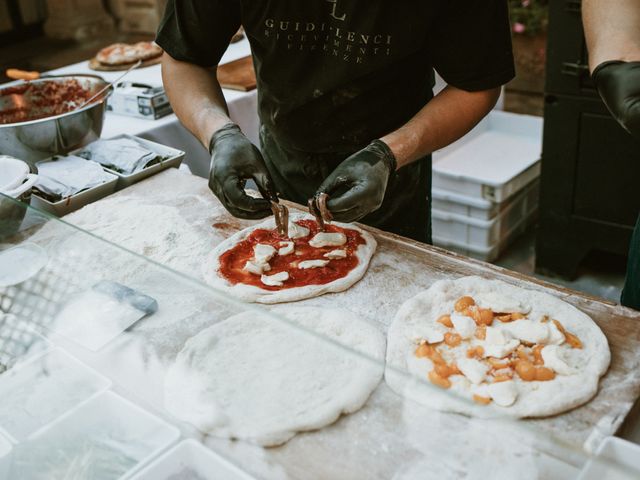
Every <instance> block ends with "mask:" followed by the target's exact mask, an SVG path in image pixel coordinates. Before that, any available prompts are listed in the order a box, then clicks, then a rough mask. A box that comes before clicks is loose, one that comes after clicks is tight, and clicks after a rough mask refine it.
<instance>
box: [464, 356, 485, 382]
mask: <svg viewBox="0 0 640 480" xmlns="http://www.w3.org/2000/svg"><path fill="white" fill-rule="evenodd" d="M456 365H457V366H458V369H459V370H460V371H461V372H462V374H463V375H464V376H465V377H467V378H468V379H469V381H470V382H471V383H474V384H476V385H478V384H480V383H482V381H483V380H484V379H485V377H486V375H487V372H488V371H489V365H486V364H484V363H482V362H479V361H478V360H474V359H472V358H461V359H460V360H458V362H457V363H456Z"/></svg>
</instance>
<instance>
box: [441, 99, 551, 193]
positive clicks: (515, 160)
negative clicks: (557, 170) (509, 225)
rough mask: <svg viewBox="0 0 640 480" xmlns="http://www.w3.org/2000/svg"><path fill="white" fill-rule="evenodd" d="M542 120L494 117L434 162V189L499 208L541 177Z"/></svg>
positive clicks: (502, 114) (505, 114)
mask: <svg viewBox="0 0 640 480" xmlns="http://www.w3.org/2000/svg"><path fill="white" fill-rule="evenodd" d="M541 149H542V118H540V117H533V116H529V115H518V114H514V113H508V112H500V111H492V112H490V113H489V115H487V117H485V119H484V120H483V121H482V122H480V123H479V124H478V125H477V126H476V127H475V128H474V129H473V130H472V131H471V132H469V133H468V134H467V135H465V136H464V137H463V138H462V139H460V140H459V141H457V142H454V143H453V144H451V145H449V146H448V147H446V148H444V149H442V150H440V151H438V152H435V153H434V156H433V159H434V161H433V184H432V186H433V188H435V189H438V190H446V191H449V192H453V193H459V194H461V195H465V196H468V197H474V198H479V199H485V200H489V201H491V202H496V203H500V202H503V201H504V200H506V199H507V198H509V197H510V196H512V195H514V194H515V193H517V192H518V191H520V190H521V189H522V188H524V187H525V186H526V185H528V184H529V183H531V182H532V181H533V180H535V179H536V178H538V177H539V176H540V153H541Z"/></svg>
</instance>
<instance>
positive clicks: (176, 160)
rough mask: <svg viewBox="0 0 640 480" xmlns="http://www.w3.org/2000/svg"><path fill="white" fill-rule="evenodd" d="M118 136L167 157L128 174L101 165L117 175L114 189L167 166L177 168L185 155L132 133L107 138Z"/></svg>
mask: <svg viewBox="0 0 640 480" xmlns="http://www.w3.org/2000/svg"><path fill="white" fill-rule="evenodd" d="M118 138H128V139H131V140H134V141H136V142H138V143H140V144H141V145H143V146H144V147H147V148H149V149H150V150H151V151H153V152H155V153H158V154H159V155H162V156H163V157H167V159H166V160H163V161H161V162H160V163H156V164H154V165H150V166H148V167H145V168H143V169H142V170H140V171H139V172H135V173H131V174H129V175H126V174H123V173H120V172H116V171H115V170H111V169H110V168H107V167H103V168H104V169H105V170H106V171H107V172H109V173H111V174H113V175H116V176H117V177H118V183H117V184H116V190H122V189H123V188H127V187H128V186H130V185H133V184H134V183H137V182H139V181H140V180H144V179H145V178H147V177H150V176H151V175H155V174H156V173H158V172H161V171H163V170H166V169H167V168H178V167H180V164H181V163H182V160H183V159H184V157H185V152H183V151H182V150H178V149H176V148H171V147H167V146H166V145H162V144H161V143H156V142H152V141H151V140H145V139H144V138H140V137H136V136H133V135H127V134H122V135H116V136H115V137H111V138H109V140H115V139H118ZM80 151H82V149H78V150H76V151H75V152H72V153H75V154H77V153H78V152H80Z"/></svg>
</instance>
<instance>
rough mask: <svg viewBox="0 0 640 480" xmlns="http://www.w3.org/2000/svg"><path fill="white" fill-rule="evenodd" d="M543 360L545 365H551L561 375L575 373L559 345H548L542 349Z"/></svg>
mask: <svg viewBox="0 0 640 480" xmlns="http://www.w3.org/2000/svg"><path fill="white" fill-rule="evenodd" d="M542 360H544V366H545V367H549V368H550V369H551V370H553V371H554V372H556V373H559V374H560V375H571V374H573V373H574V371H573V368H571V367H570V366H569V365H568V364H567V362H565V359H564V356H563V355H562V349H561V348H560V347H559V346H558V345H547V346H545V347H544V348H543V349H542Z"/></svg>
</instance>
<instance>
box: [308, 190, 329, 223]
mask: <svg viewBox="0 0 640 480" xmlns="http://www.w3.org/2000/svg"><path fill="white" fill-rule="evenodd" d="M328 198H329V195H327V194H326V193H320V194H318V195H316V196H315V197H313V198H310V199H309V202H308V203H307V204H308V205H309V213H311V215H313V216H314V217H316V222H318V226H319V227H320V231H321V232H324V231H325V226H326V224H327V223H331V220H333V215H331V212H330V211H329V209H328V208H327V199H328Z"/></svg>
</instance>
